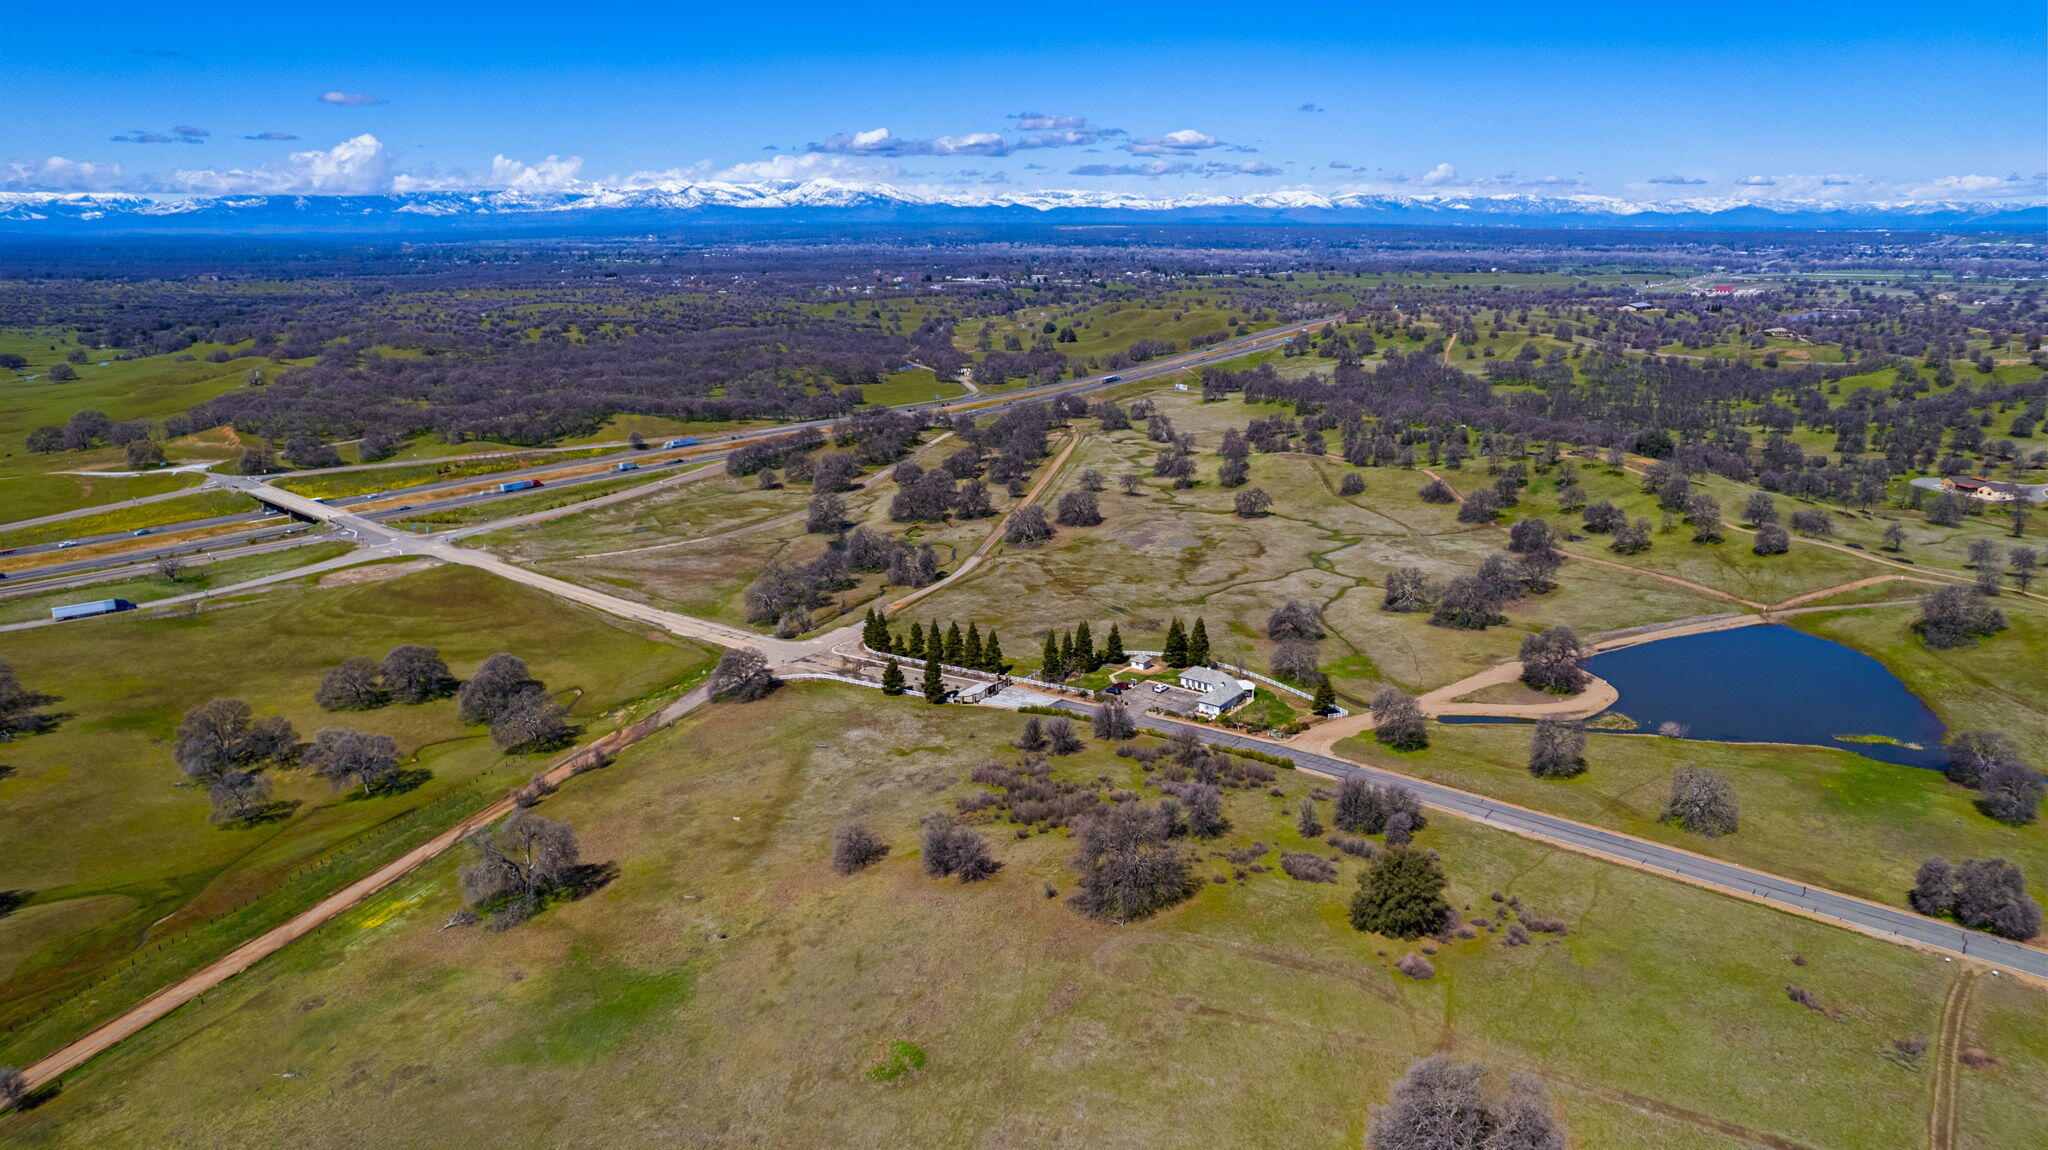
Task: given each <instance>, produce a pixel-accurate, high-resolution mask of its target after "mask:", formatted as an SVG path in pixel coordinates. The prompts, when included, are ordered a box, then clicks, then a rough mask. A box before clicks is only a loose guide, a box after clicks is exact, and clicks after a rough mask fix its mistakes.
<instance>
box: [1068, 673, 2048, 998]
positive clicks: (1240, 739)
mask: <svg viewBox="0 0 2048 1150" xmlns="http://www.w3.org/2000/svg"><path fill="white" fill-rule="evenodd" d="M1060 706H1061V707H1063V708H1065V709H1067V710H1071V711H1074V712H1076V713H1079V714H1093V713H1094V708H1093V707H1091V706H1089V705H1088V704H1085V703H1078V702H1072V701H1063V702H1061V703H1060ZM1137 722H1138V724H1139V725H1140V726H1143V727H1146V728H1149V729H1151V730H1154V731H1157V732H1159V733H1161V734H1166V735H1172V734H1176V733H1178V732H1180V731H1193V732H1194V733H1195V734H1197V735H1199V736H1201V738H1202V739H1203V740H1204V741H1205V742H1209V743H1213V744H1216V745H1218V746H1225V747H1239V748H1243V749H1245V750H1253V751H1258V752H1261V753H1263V754H1268V755H1278V756H1280V757H1282V758H1285V759H1289V760H1292V761H1293V763H1294V765H1295V766H1297V767H1299V768H1301V769H1303V770H1308V771H1314V772H1315V773H1317V774H1320V775H1328V776H1330V777H1331V778H1337V779H1343V778H1349V777H1350V776H1353V775H1362V776H1364V777H1366V778H1368V779H1371V780H1372V781H1373V782H1375V783H1398V784H1400V785H1401V786H1404V787H1407V788H1408V789H1409V790H1411V791H1413V792H1415V795H1416V797H1417V798H1419V799H1420V800H1422V802H1423V803H1424V804H1425V805H1427V806H1429V807H1432V808H1435V809H1436V810H1439V811H1443V812H1444V813H1446V814H1451V815H1456V816H1457V817H1459V818H1463V819H1469V820H1471V821H1473V822H1477V823H1485V824H1486V825H1488V826H1494V827H1499V828H1501V829H1502V830H1506V831H1512V832H1514V833H1516V834H1519V835H1523V836H1526V837H1528V838H1533V839H1540V840H1542V841H1544V842H1548V843H1553V844H1555V845H1557V846H1561V847H1565V848H1567V849H1569V850H1574V851H1578V852H1580V853H1582V854H1588V855H1592V856H1594V857H1597V858H1603V859H1606V860H1608V861H1610V862H1618V863H1622V864H1624V865H1627V866H1633V867H1638V868H1642V869H1645V870H1650V871H1654V872H1656V873H1659V874H1667V875H1671V876H1673V877H1676V878H1679V879H1682V880H1684V881H1686V882H1690V883H1693V884H1695V885H1698V886H1703V887H1708V888H1711V889H1713V890H1718V891H1721V892H1723V893H1725V894H1732V895H1735V896H1736V897H1738V898H1745V899H1751V900H1754V901H1757V902H1763V903H1768V904H1770V905H1772V906H1776V907H1781V908H1783V909H1785V910H1789V911H1792V912H1794V913H1797V914H1803V915H1807V916H1809V917H1812V918H1817V919H1820V920H1822V921H1825V922H1830V923H1834V924H1836V925H1838V926H1846V927H1848V928H1850V929H1852V930H1857V931H1861V932H1863V933H1865V934H1869V935H1874V936H1876V937H1878V938H1882V939H1885V940H1887V941H1890V942H1897V943H1903V944H1905V945H1908V946H1914V947H1919V948H1921V949H1925V950H1933V951H1939V952H1942V953H1945V954H1950V955H1955V956H1959V957H1969V958H1973V959H1976V960H1978V961H1980V962H1986V963H1990V964H1992V965H1993V966H1995V967H1999V968H2003V969H2006V970H2010V971H2013V972H2015V973H2018V974H2022V975H2026V976H2028V977H2030V978H2035V979H2040V980H2043V981H2048V950H2042V949H2040V948H2037V947H2032V946H2025V945H2022V944H2020V943H2017V942H2012V941H2010V940H2008V939H2003V938H1999V937H1997V936H1995V935H1990V934H1985V933H1983V932H1981V931H1973V930H1964V929H1963V928H1961V927H1959V926H1956V925H1955V924H1953V923H1950V922H1944V921H1942V920H1940V919H1933V918H1926V917H1924V916H1921V915H1917V914H1913V913H1912V912H1910V911H1904V910H1898V909H1896V908H1893V907H1889V906H1885V905H1883V904H1881V903H1874V902H1870V901H1868V900H1867V899H1860V898H1855V897H1853V896H1851V895H1846V894H1841V893H1839V892H1836V891H1832V890H1828V889H1826V888H1824V887H1816V886H1809V885H1806V884H1804V883H1798V882H1793V881H1791V880H1790V879H1785V878H1780V877H1778V876H1777V875H1773V874H1770V873H1767V872H1765V871H1760V870H1752V869H1750V868H1748V867H1744V866H1737V865H1736V864H1734V863H1730V862H1723V861H1721V860H1720V859H1713V858H1708V857H1707V856H1705V855H1700V854H1694V853H1693V852H1691V851H1688V850H1684V849H1682V848H1679V847H1674V846H1667V845H1665V844H1663V843H1658V842H1652V841H1650V840H1648V839H1640V838H1637V837H1635V836H1634V835H1627V834H1623V833H1621V832H1620V831H1611V830H1607V829H1604V828H1602V827H1595V826H1588V825H1586V824H1585V823H1578V822H1573V821H1572V820H1570V819H1563V818H1559V817H1557V816H1556V815H1547V814H1544V813H1543V812H1541V811H1534V810H1530V809H1529V808H1527V807H1519V806H1515V805H1514V804H1512V803H1504V802H1501V801H1500V800H1498V799H1492V798H1488V797H1486V796H1485V795H1479V794H1474V793H1472V792H1470V791H1461V790H1458V789H1456V788H1455V787H1447V786H1443V785H1442V784H1440V783H1432V782H1429V781H1427V780H1424V779H1418V778H1415V777H1414V776H1412V775H1404V774H1402V773H1400V772H1398V771H1390V770H1386V769H1383V768H1380V767H1372V766H1366V765H1364V764H1361V763H1354V762H1351V761H1350V760H1348V759H1339V758H1334V757H1332V756H1330V755H1324V754H1317V753H1315V752H1312V751H1303V750H1299V749H1296V748H1293V747H1289V746H1287V745H1285V744H1282V743H1276V742H1272V741H1270V740H1266V739H1258V738H1251V737H1248V736H1245V735H1240V734H1236V733H1234V732H1231V731H1223V730H1218V729H1216V728H1214V727H1207V726H1201V725H1198V724H1194V723H1181V722H1175V721H1173V720H1171V719H1166V718H1162V717H1160V716H1157V715H1145V716H1142V717H1138V718H1137Z"/></svg>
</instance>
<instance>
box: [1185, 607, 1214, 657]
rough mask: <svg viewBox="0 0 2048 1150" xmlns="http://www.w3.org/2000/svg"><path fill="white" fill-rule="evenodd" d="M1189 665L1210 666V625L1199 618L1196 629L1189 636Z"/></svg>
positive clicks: (1197, 618)
mask: <svg viewBox="0 0 2048 1150" xmlns="http://www.w3.org/2000/svg"><path fill="white" fill-rule="evenodd" d="M1188 665H1189V666H1194V667H1206V666H1208V665H1209V625H1208V624H1206V623H1204V622H1202V620H1201V618H1200V617H1199V616H1198V617H1196V619H1195V629H1194V631H1193V632H1191V633H1190V634H1189V635H1188Z"/></svg>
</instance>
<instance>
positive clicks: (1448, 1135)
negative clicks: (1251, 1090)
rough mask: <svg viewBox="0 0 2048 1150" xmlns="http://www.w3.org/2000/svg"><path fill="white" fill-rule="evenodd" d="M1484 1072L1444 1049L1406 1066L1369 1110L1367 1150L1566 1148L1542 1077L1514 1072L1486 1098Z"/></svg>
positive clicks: (1550, 1149)
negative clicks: (1383, 1101) (1384, 1098)
mask: <svg viewBox="0 0 2048 1150" xmlns="http://www.w3.org/2000/svg"><path fill="white" fill-rule="evenodd" d="M1410 957H1420V956H1412V955H1411V956H1410ZM1403 961H1406V960H1405V959H1404V960H1403ZM1396 965H1397V967H1398V965H1399V964H1396ZM1424 965H1427V963H1425V964H1424ZM1402 973H1404V974H1406V973H1408V972H1407V971H1405V970H1404V971H1402ZM1409 977H1411V978H1413V977H1417V976H1416V975H1413V974H1410V975H1409ZM1422 977H1427V976H1426V975H1424V976H1422ZM1485 1076H1486V1071H1485V1070H1484V1068H1482V1067H1480V1066H1477V1065H1473V1064H1471V1063H1464V1062H1458V1061H1456V1060H1455V1059H1452V1058H1450V1057H1447V1056H1445V1055H1434V1056H1432V1057H1429V1058H1424V1059H1421V1060H1419V1061H1417V1062H1415V1063H1414V1064H1412V1065H1410V1066H1409V1067H1408V1071H1407V1073H1405V1074H1403V1075H1402V1076H1401V1080H1400V1081H1399V1082H1396V1083H1395V1084H1394V1090H1393V1100H1392V1102H1391V1104H1389V1105H1387V1106H1384V1107H1380V1108H1378V1109H1377V1110H1376V1111H1375V1112H1374V1114H1373V1121H1372V1129H1371V1130H1370V1131H1369V1132H1367V1134H1366V1140H1365V1144H1366V1147H1367V1150H1482V1148H1483V1150H1564V1147H1565V1145H1566V1143H1567V1141H1568V1139H1567V1137H1566V1135H1565V1132H1564V1130H1563V1128H1562V1127H1561V1126H1560V1125H1559V1123H1558V1121H1557V1117H1556V1115H1555V1114H1553V1113H1552V1112H1551V1106H1550V1097H1549V1094H1548V1092H1547V1091H1546V1090H1545V1089H1544V1086H1543V1083H1542V1080H1540V1079H1538V1078H1536V1077H1534V1076H1533V1075H1528V1074H1517V1075H1514V1076H1513V1077H1511V1078H1510V1079H1509V1080H1508V1089H1507V1091H1506V1092H1505V1093H1504V1094H1502V1095H1499V1096H1493V1097H1489V1096H1488V1095H1487V1093H1486V1092H1485V1091H1484V1090H1483V1089H1482V1082H1483V1080H1484V1078H1485Z"/></svg>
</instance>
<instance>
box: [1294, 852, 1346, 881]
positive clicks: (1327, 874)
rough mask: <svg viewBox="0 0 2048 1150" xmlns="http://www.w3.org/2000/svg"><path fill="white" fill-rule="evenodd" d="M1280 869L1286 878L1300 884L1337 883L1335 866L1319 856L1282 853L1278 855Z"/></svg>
mask: <svg viewBox="0 0 2048 1150" xmlns="http://www.w3.org/2000/svg"><path fill="white" fill-rule="evenodd" d="M1280 869H1281V870H1284V871H1286V872H1287V877H1288V878H1291V879H1297V880H1299V881H1301V882H1336V881H1337V865H1336V864H1335V863H1333V862H1331V861H1330V860H1329V859H1326V858H1324V857H1323V856H1321V855H1312V854H1304V853H1301V852H1298V851H1283V852H1281V855H1280Z"/></svg>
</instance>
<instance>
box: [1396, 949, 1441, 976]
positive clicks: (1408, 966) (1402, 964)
mask: <svg viewBox="0 0 2048 1150" xmlns="http://www.w3.org/2000/svg"><path fill="white" fill-rule="evenodd" d="M1394 969H1395V970H1398V971H1400V972H1401V973H1402V974H1405V975H1407V976H1408V977H1409V978H1412V979H1414V980H1415V981H1417V982H1427V981H1429V980H1430V979H1432V978H1435V977H1436V966H1435V964H1434V963H1432V962H1430V961H1429V960H1428V959H1426V958H1424V957H1422V956H1421V955H1419V954H1414V953H1410V954H1404V955H1402V956H1401V957H1400V959H1399V960H1397V961H1396V962H1395V963H1394Z"/></svg>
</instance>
